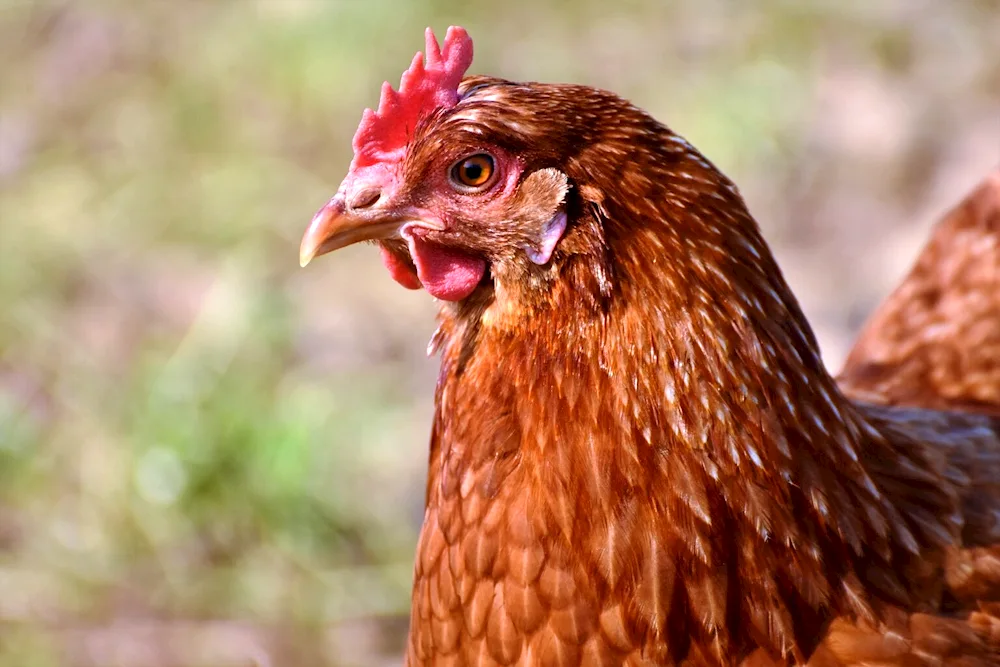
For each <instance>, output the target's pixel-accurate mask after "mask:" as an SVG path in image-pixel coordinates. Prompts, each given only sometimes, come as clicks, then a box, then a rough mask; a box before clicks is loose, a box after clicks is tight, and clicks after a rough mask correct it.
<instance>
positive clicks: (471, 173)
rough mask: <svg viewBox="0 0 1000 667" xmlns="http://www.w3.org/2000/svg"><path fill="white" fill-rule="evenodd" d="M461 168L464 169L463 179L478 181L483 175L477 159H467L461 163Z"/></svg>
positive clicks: (481, 166)
mask: <svg viewBox="0 0 1000 667" xmlns="http://www.w3.org/2000/svg"><path fill="white" fill-rule="evenodd" d="M462 169H463V170H464V171H465V180H467V181H473V182H475V181H478V180H479V179H480V178H482V177H483V165H482V164H480V163H479V162H478V161H473V160H469V161H468V162H466V163H465V164H463V165H462Z"/></svg>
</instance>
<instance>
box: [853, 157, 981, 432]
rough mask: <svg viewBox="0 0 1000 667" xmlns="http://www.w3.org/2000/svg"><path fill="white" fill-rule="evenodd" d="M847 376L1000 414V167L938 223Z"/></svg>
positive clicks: (921, 401)
mask: <svg viewBox="0 0 1000 667" xmlns="http://www.w3.org/2000/svg"><path fill="white" fill-rule="evenodd" d="M838 381H839V382H840V384H841V386H842V388H844V389H846V390H847V391H849V392H851V393H852V394H854V395H858V396H862V395H865V396H868V397H869V398H870V399H872V400H876V401H881V402H891V403H899V404H904V405H919V406H922V407H928V408H937V409H950V408H959V409H965V410H977V411H985V412H994V413H997V414H1000V170H997V171H994V172H993V173H991V174H990V175H989V176H988V177H987V178H986V179H984V180H983V182H982V183H980V184H979V186H978V187H977V188H976V189H975V190H974V191H973V192H972V193H971V194H969V196H968V197H966V198H965V199H964V200H963V201H962V202H961V203H960V204H959V205H958V206H957V207H955V209H953V210H952V211H950V212H949V213H948V214H947V215H946V216H945V217H944V219H943V220H941V222H939V223H938V225H937V226H936V228H935V230H934V234H933V236H932V238H931V240H930V242H929V243H928V244H927V247H925V248H924V250H923V252H922V253H921V254H920V256H919V257H918V258H917V261H916V263H915V264H914V266H913V269H912V270H911V271H910V273H909V275H908V276H907V277H906V279H905V280H904V281H903V283H902V284H901V285H900V286H899V287H898V288H896V290H895V291H894V292H893V293H892V294H891V295H890V296H889V298H888V299H886V301H885V303H884V304H882V306H881V307H880V308H879V309H878V310H877V311H876V312H875V314H874V315H872V317H871V318H870V319H869V321H868V323H867V324H866V325H865V327H864V329H863V331H862V333H861V336H860V338H859V339H858V342H857V343H856V344H855V346H854V349H852V350H851V353H850V355H849V356H848V358H847V362H846V364H845V366H844V369H843V371H841V375H840V376H839V377H838Z"/></svg>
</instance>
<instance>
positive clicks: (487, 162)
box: [451, 153, 493, 190]
mask: <svg viewBox="0 0 1000 667" xmlns="http://www.w3.org/2000/svg"><path fill="white" fill-rule="evenodd" d="M492 178H493V158H492V157H491V156H489V155H487V154H486V153H479V154H477V155H470V156H469V157H467V158H462V159H461V160H459V161H458V162H456V163H455V166H453V167H452V168H451V180H452V181H453V182H454V183H455V184H456V185H458V186H459V187H461V188H463V189H466V188H475V189H477V190H478V189H480V188H482V187H483V186H484V185H486V184H487V183H489V182H490V180H491V179H492Z"/></svg>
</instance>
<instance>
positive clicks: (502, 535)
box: [404, 77, 1000, 667]
mask: <svg viewBox="0 0 1000 667" xmlns="http://www.w3.org/2000/svg"><path fill="white" fill-rule="evenodd" d="M452 145H461V146H483V147H498V148H499V149H501V150H503V151H506V152H507V153H509V154H512V155H516V156H517V158H518V160H519V161H520V164H521V165H522V166H523V168H524V169H523V174H524V176H523V180H522V184H521V186H522V190H521V191H519V192H518V193H517V195H516V196H514V197H513V198H512V200H511V201H512V204H511V207H510V211H509V215H508V216H507V218H506V219H507V220H510V221H513V222H511V223H510V224H509V225H498V226H497V227H496V228H491V229H487V230H478V231H477V234H478V235H479V236H477V237H476V238H470V240H469V241H468V244H469V247H470V248H480V247H481V248H484V249H485V248H489V249H490V250H489V252H491V253H493V254H492V255H491V256H490V262H491V271H492V272H493V275H492V281H490V282H489V283H488V284H487V283H484V284H483V285H481V287H480V288H478V289H477V290H476V292H474V293H473V295H472V296H470V297H469V298H467V299H465V300H464V301H462V302H459V303H443V304H442V308H441V315H440V328H439V331H438V332H437V334H435V339H434V340H433V341H432V349H434V350H437V351H439V353H440V354H441V371H440V376H439V381H438V386H437V392H436V405H437V409H436V414H435V418H434V424H433V430H432V435H431V443H430V459H429V464H430V469H429V476H428V482H427V507H426V515H425V518H424V525H423V530H422V532H421V536H420V541H419V545H418V548H417V556H416V565H415V571H414V588H413V606H412V617H411V629H410V639H409V644H408V649H407V657H406V664H407V665H409V666H410V667H418V666H421V667H422V666H431V665H433V666H455V667H457V666H459V665H461V666H468V667H493V666H498V665H521V666H526V667H527V666H539V667H542V666H543V667H569V666H577V665H583V666H587V667H615V666H629V667H639V666H652V665H675V664H692V665H693V664H705V665H728V664H739V663H741V662H742V663H745V664H760V665H765V664H768V665H770V664H791V663H805V662H806V661H809V662H810V663H811V664H815V665H846V664H882V665H897V664H898V665H925V664H926V665H936V664H963V665H974V664H998V660H997V652H996V651H997V646H1000V641H998V639H1000V620H998V619H997V617H996V616H994V615H993V614H992V611H991V608H990V607H989V606H988V605H985V606H983V607H982V608H981V609H980V608H978V607H976V605H977V604H978V602H979V601H981V600H985V601H987V602H988V601H991V600H994V599H996V598H997V596H998V595H1000V567H997V566H998V565H1000V561H998V560H997V557H996V555H995V554H994V551H993V549H994V545H995V544H996V543H997V541H1000V535H998V533H997V531H998V528H997V525H996V517H997V516H1000V513H998V512H1000V488H998V484H1000V475H997V474H993V473H995V472H1000V463H998V457H1000V443H998V438H997V428H998V424H997V423H995V422H991V421H990V419H989V418H988V417H985V416H976V415H964V414H957V413H954V414H948V413H936V412H926V411H922V410H919V409H914V408H901V407H891V406H879V405H874V404H869V403H858V402H854V401H851V400H848V399H847V398H845V396H844V395H843V394H842V393H841V391H840V389H839V388H838V386H837V385H836V383H835V382H834V380H833V379H832V378H831V377H830V376H829V375H828V374H827V373H826V371H825V370H824V368H823V365H822V363H821V361H820V357H819V352H818V348H817V343H816V340H815V337H814V336H813V333H812V332H811V330H810V328H809V326H808V324H807V322H806V321H805V318H804V316H803V314H802V312H801V310H800V308H799V306H798V304H797V302H796V300H795V298H794V297H793V295H792V294H791V293H790V291H789V289H788V287H787V285H786V283H785V281H784V279H783V277H782V275H781V272H780V271H779V269H778V267H777V265H776V264H775V262H774V259H773V257H772V255H771V253H770V251H769V249H768V247H767V245H766V244H765V242H764V241H763V239H762V237H761V235H760V231H759V229H758V227H757V225H756V223H755V222H754V220H753V219H752V217H751V216H750V214H749V213H748V212H747V210H746V207H745V205H744V203H743V201H742V199H741V197H740V196H739V193H738V191H737V189H736V188H735V186H733V185H732V184H731V183H730V182H729V181H728V180H727V179H726V178H725V177H724V176H723V175H722V174H721V173H719V172H718V171H717V170H716V169H715V168H714V167H713V166H712V165H711V164H710V163H709V162H708V161H707V160H705V158H703V157H702V156H701V155H700V154H699V153H698V152H697V151H696V150H695V149H694V148H692V147H691V146H690V145H689V144H688V143H687V142H685V141H684V140H683V139H681V138H680V137H678V136H677V135H675V134H673V133H672V132H671V131H670V130H668V129H667V128H666V127H664V126H662V125H660V124H659V123H657V122H656V121H654V120H653V119H651V118H650V117H649V116H647V115H646V114H645V113H643V112H641V111H640V110H638V109H636V108H635V107H633V106H631V105H629V104H628V103H626V102H624V101H622V100H621V99H619V98H618V97H616V96H614V95H611V94H609V93H604V92H600V91H595V90H593V89H590V88H585V87H579V86H555V85H543V84H512V83H509V82H504V81H499V80H495V79H486V78H483V77H473V78H469V79H466V81H465V82H464V83H463V86H462V88H461V89H460V101H459V103H458V104H457V105H456V106H455V107H454V108H451V109H447V110H445V111H442V112H440V113H437V114H434V115H432V116H431V117H428V118H426V119H425V120H424V121H423V122H422V123H421V124H420V125H418V127H417V128H416V130H415V132H414V136H413V138H412V139H411V143H410V146H409V149H408V154H407V158H406V164H405V167H404V170H405V173H406V174H407V177H406V178H407V180H408V181H412V182H423V180H426V179H425V178H424V170H425V169H426V165H427V164H429V163H431V162H432V161H433V160H434V159H436V156H438V155H440V154H441V153H442V152H447V151H448V150H450V148H449V147H450V146H452ZM543 170H553V171H551V172H550V173H559V174H563V175H564V176H565V178H564V179H563V180H562V181H561V183H562V185H560V184H559V183H556V182H555V181H553V179H551V178H548V177H546V179H541V180H538V179H536V180H535V181H531V180H530V179H531V174H534V173H536V172H542V171H543ZM422 179H423V180H422ZM550 181H551V182H550ZM566 183H568V184H569V190H568V191H567V190H566V187H565V185H566ZM557 186H558V187H557ZM559 187H561V188H562V189H561V190H560V189H559ZM552 193H558V196H556V195H553V194H552ZM553 206H562V207H564V208H565V211H566V213H567V216H568V219H569V225H568V228H567V232H566V235H565V237H564V238H563V239H562V241H561V242H560V244H559V245H558V246H557V248H556V250H555V254H554V256H553V259H552V261H551V262H550V263H549V264H547V265H546V266H541V267H539V266H535V265H533V264H532V263H530V262H526V261H525V262H520V261H514V259H512V257H514V255H515V254H516V252H517V250H516V249H517V248H520V247H522V246H521V245H520V244H521V242H522V241H523V240H524V239H522V238H521V237H520V235H521V234H522V233H523V229H525V228H527V227H524V226H521V225H518V224H514V223H515V222H516V221H518V220H533V219H535V218H536V217H538V218H539V219H540V216H544V215H550V214H551V211H552V209H553ZM484 252H486V250H484ZM986 470H988V471H989V473H990V474H988V475H987V474H984V471H986ZM991 577H992V578H991ZM973 609H975V610H976V612H975V614H973V616H971V617H970V616H969V615H968V611H969V610H973Z"/></svg>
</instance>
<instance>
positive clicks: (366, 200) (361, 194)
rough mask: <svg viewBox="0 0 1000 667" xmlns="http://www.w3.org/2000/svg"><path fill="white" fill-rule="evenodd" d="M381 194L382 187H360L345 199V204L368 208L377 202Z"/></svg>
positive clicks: (352, 206)
mask: <svg viewBox="0 0 1000 667" xmlns="http://www.w3.org/2000/svg"><path fill="white" fill-rule="evenodd" d="M381 196H382V188H380V187H378V186H377V185H372V186H369V187H367V188H361V189H360V190H358V191H357V192H355V193H354V194H353V195H351V196H350V197H349V198H348V200H347V205H348V207H350V208H368V207H369V206H371V205H372V204H374V203H375V202H377V201H378V200H379V197H381Z"/></svg>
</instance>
